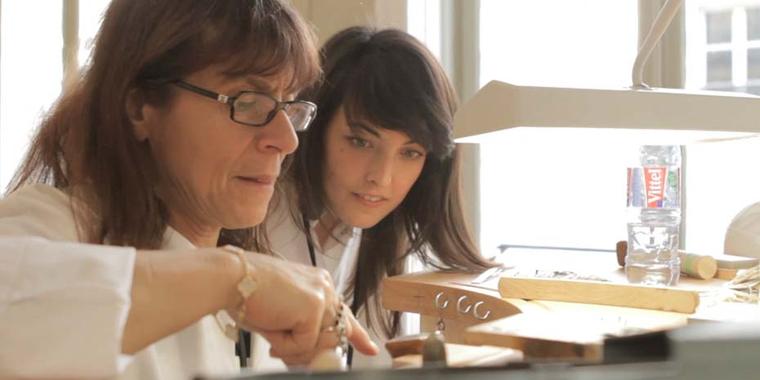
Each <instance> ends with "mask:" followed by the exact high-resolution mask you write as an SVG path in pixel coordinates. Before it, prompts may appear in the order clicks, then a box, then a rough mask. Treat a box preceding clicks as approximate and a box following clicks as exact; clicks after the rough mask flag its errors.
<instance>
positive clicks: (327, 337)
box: [262, 330, 338, 366]
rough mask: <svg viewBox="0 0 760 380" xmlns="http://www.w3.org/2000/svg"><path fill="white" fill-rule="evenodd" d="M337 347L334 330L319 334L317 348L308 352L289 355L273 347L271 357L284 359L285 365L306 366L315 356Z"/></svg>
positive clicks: (336, 337) (270, 350) (270, 351)
mask: <svg viewBox="0 0 760 380" xmlns="http://www.w3.org/2000/svg"><path fill="white" fill-rule="evenodd" d="M262 335H263V334H262ZM265 337H266V336H265ZM337 345H338V335H337V333H336V332H335V331H333V330H323V331H322V332H321V333H320V334H319V340H318V341H317V345H316V347H314V349H312V350H310V351H308V352H303V353H300V354H287V353H285V352H281V351H280V350H279V349H278V347H275V346H272V347H271V348H270V349H269V356H271V357H275V358H280V359H282V361H283V362H285V364H287V365H288V366H305V365H308V364H309V363H311V361H312V360H313V359H314V356H316V355H317V354H318V353H320V352H322V351H324V350H329V349H334V348H335V347H336V346H337Z"/></svg>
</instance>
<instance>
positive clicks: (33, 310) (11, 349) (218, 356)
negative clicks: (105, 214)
mask: <svg viewBox="0 0 760 380" xmlns="http://www.w3.org/2000/svg"><path fill="white" fill-rule="evenodd" d="M70 203H71V199H70V197H69V196H68V195H67V194H65V193H63V192H61V191H60V190H58V189H55V188H52V187H50V186H47V185H42V184H39V185H32V186H27V187H25V188H23V189H21V190H19V191H16V192H14V193H13V194H11V195H9V196H8V197H6V198H5V199H3V200H1V201H0V237H1V238H0V378H5V377H29V378H51V377H66V378H109V377H118V378H119V379H188V378H191V377H192V376H195V375H198V374H233V373H237V372H238V371H239V366H238V362H237V358H236V357H235V355H234V343H233V341H231V340H229V339H228V338H227V337H226V336H225V335H224V333H223V332H222V329H221V328H220V326H219V324H218V323H217V321H216V319H215V318H214V317H213V316H206V317H204V318H202V319H201V320H200V321H198V322H196V323H195V324H193V325H191V326H189V327H187V328H186V329H184V330H182V331H180V332H178V333H176V334H173V335H171V336H169V337H166V338H164V339H162V340H161V341H159V342H156V343H154V344H152V345H150V346H149V347H147V348H146V349H144V350H142V351H140V352H139V353H137V354H135V355H134V356H132V357H126V356H123V355H121V354H120V347H121V337H122V333H123V328H124V324H125V322H126V318H127V314H128V311H129V302H130V289H131V282H132V270H133V266H134V256H135V250H134V249H133V248H122V247H112V246H103V245H86V244H81V243H78V241H79V238H78V235H77V230H76V226H75V224H74V219H73V215H72V213H71V209H70ZM29 236H33V238H30V237H29ZM162 248H164V249H187V248H193V245H192V244H191V243H190V242H189V241H188V240H187V239H185V238H184V237H182V236H181V235H180V234H179V233H177V232H176V231H174V230H172V229H171V228H170V229H168V230H167V233H166V234H165V236H164V242H163V246H162Z"/></svg>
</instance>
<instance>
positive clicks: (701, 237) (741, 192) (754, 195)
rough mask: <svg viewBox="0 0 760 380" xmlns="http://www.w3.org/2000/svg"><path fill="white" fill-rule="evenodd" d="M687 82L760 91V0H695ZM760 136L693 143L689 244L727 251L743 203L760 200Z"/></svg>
mask: <svg viewBox="0 0 760 380" xmlns="http://www.w3.org/2000/svg"><path fill="white" fill-rule="evenodd" d="M684 5H685V12H686V33H685V36H686V62H685V64H686V87H687V88H692V89H710V90H722V91H738V92H749V93H753V94H758V95H760V0H720V1H716V0H689V1H686V2H685V4H684ZM758 166H760V138H749V139H741V140H733V141H721V142H715V143H704V144H693V145H690V146H688V147H687V168H686V171H687V175H686V176H685V182H684V188H685V191H686V213H685V222H686V223H685V224H686V249H688V250H692V251H696V252H704V253H711V252H716V253H722V252H723V239H724V237H725V231H726V228H727V227H728V225H729V223H730V222H731V220H732V219H733V217H734V216H735V215H736V214H737V213H739V211H740V210H741V209H743V208H744V207H746V206H749V205H750V204H752V203H754V202H758V201H760V175H758V174H756V173H758Z"/></svg>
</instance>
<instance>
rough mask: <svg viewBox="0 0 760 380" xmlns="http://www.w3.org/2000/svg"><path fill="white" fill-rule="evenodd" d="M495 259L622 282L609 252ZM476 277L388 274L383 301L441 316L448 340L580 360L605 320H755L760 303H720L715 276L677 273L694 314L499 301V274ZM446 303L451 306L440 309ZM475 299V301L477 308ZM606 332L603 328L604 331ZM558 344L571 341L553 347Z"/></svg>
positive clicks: (524, 269)
mask: <svg viewBox="0 0 760 380" xmlns="http://www.w3.org/2000/svg"><path fill="white" fill-rule="evenodd" d="M500 261H501V262H503V263H504V264H505V265H507V266H514V267H515V268H516V269H517V270H518V271H519V272H520V273H521V275H522V274H523V273H525V274H529V273H531V272H532V271H572V272H576V273H581V274H590V275H594V276H599V277H602V278H605V279H607V280H609V281H612V282H619V283H626V279H625V273H624V271H623V269H622V268H620V267H619V266H618V264H617V262H616V257H615V253H614V252H585V251H560V250H537V249H510V250H508V251H507V252H506V253H504V254H502V255H501V258H500ZM476 277H477V275H473V274H462V273H442V272H429V273H417V274H408V275H402V276H396V277H392V278H388V279H386V280H385V281H384V283H383V305H384V307H385V308H388V309H390V310H398V311H407V312H415V313H420V314H422V315H423V328H424V327H425V325H426V324H427V326H428V327H431V326H430V325H431V323H435V321H437V320H438V319H439V318H442V319H443V321H444V323H445V325H446V331H445V333H446V339H447V341H449V342H454V343H465V344H474V345H481V344H488V345H501V346H504V347H512V348H519V349H523V350H527V351H526V356H528V357H530V356H532V355H534V356H536V357H538V356H541V355H543V354H546V353H547V352H549V353H550V354H556V353H558V352H559V353H562V352H570V353H572V354H573V355H578V357H580V358H586V359H593V358H597V357H598V355H599V354H600V349H599V342H600V336H601V335H599V331H603V330H604V328H605V327H606V326H604V325H605V324H610V323H609V322H610V321H624V324H628V326H627V327H632V328H634V329H636V328H639V329H645V330H660V329H671V328H675V327H678V326H681V325H685V324H686V323H689V322H694V321H740V320H760V306H758V305H749V304H739V303H727V302H719V301H718V299H719V297H718V296H717V295H716V291H717V290H719V289H720V288H721V287H722V286H723V284H725V282H726V281H724V280H718V279H712V280H699V279H694V278H689V277H685V276H684V275H681V279H680V281H679V284H678V286H677V289H684V290H693V291H697V292H700V301H701V305H700V306H699V308H697V310H696V312H695V313H691V314H685V313H677V312H668V311H660V310H646V309H638V308H629V307H619V306H606V305H591V304H582V303H570V302H558V301H545V300H532V301H528V300H523V299H510V298H505V299H503V298H501V296H500V294H499V291H498V280H499V279H498V278H494V279H492V280H490V281H488V282H486V283H483V284H473V283H472V280H473V279H475V278H476ZM711 294H712V295H711ZM436 297H438V303H437V305H438V307H436ZM447 301H448V305H446V307H441V306H443V305H445V304H446V302H447ZM478 303H479V307H478V309H477V310H475V305H476V304H478ZM425 317H427V318H425ZM476 325H477V326H476ZM610 328H611V329H614V328H613V327H610ZM563 331H564V333H563ZM588 331H592V332H590V333H588ZM608 332H609V331H607V330H604V333H605V334H607V333H608ZM521 334H523V335H526V336H521ZM594 334H596V335H594ZM515 337H517V338H515ZM545 341H551V342H552V345H551V349H550V350H548V351H547V350H544V349H543V348H542V349H541V350H533V352H531V351H530V350H531V349H530V347H535V346H533V345H530V346H529V345H528V343H530V344H534V343H536V342H538V343H543V342H545ZM526 342H528V343H526ZM557 342H563V344H564V343H569V345H568V346H562V345H559V346H558V345H557ZM540 347H544V346H540ZM558 347H559V348H558ZM558 350H559V351H558ZM539 351H543V353H542V352H539Z"/></svg>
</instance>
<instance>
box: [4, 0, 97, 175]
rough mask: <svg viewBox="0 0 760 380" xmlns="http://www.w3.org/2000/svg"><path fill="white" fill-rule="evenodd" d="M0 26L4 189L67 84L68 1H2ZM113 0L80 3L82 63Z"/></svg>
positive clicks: (89, 0) (94, 0) (90, 0)
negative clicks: (65, 34)
mask: <svg viewBox="0 0 760 380" xmlns="http://www.w3.org/2000/svg"><path fill="white" fill-rule="evenodd" d="M1 4H2V12H0V15H1V16H2V20H0V26H1V27H2V31H0V35H1V36H2V40H0V49H1V51H0V187H2V188H3V189H4V188H5V186H6V185H7V184H8V182H9V181H10V180H11V178H12V176H13V174H14V173H15V171H16V169H17V167H18V165H19V163H20V162H21V160H22V158H23V156H24V154H25V153H26V150H27V148H28V145H29V142H30V139H31V137H32V135H33V133H34V132H35V130H36V128H37V126H38V125H39V123H40V121H41V120H42V118H43V117H44V115H45V114H46V113H47V112H48V111H49V110H50V108H51V106H52V105H53V104H54V102H55V101H56V99H57V98H58V96H59V95H60V92H61V82H62V80H63V58H62V54H61V51H62V49H63V34H62V30H63V20H62V19H63V1H60V2H57V3H56V2H52V1H51V2H46V3H45V5H44V6H41V5H40V4H39V3H37V2H34V1H3V2H2V3H1ZM107 4H108V0H88V1H81V2H80V3H79V11H80V18H79V26H80V30H79V39H80V41H82V42H80V54H79V56H80V57H82V58H80V60H79V62H80V63H84V62H86V59H84V57H86V56H87V54H89V48H90V46H91V40H92V39H93V37H94V35H95V33H96V32H97V29H98V26H99V25H100V18H101V17H100V15H101V14H102V12H103V10H104V9H105V7H106V6H107Z"/></svg>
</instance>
